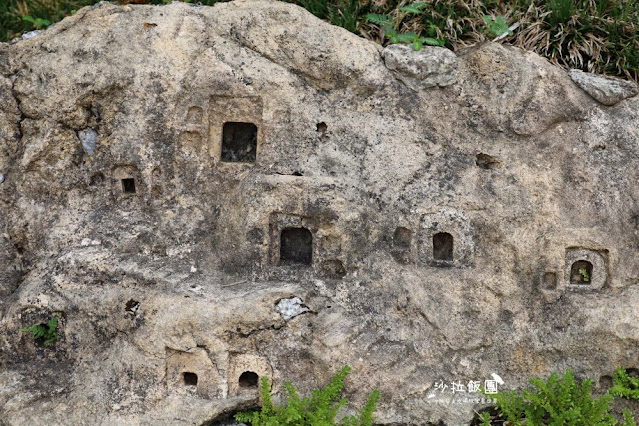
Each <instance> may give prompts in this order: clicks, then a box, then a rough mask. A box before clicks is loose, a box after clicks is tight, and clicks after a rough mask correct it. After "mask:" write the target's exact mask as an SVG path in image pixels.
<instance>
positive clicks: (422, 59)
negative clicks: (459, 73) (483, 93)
mask: <svg viewBox="0 0 639 426" xmlns="http://www.w3.org/2000/svg"><path fill="white" fill-rule="evenodd" d="M382 55H383V57H384V62H385V63H386V67H388V69H389V70H391V71H393V74H395V76H396V77H397V78H398V79H400V80H401V81H403V82H404V83H405V84H406V85H407V86H408V87H410V88H411V89H413V90H422V89H427V88H429V87H438V86H439V87H445V86H450V85H451V84H454V83H455V82H456V81H457V79H456V77H455V70H456V69H457V56H455V54H454V53H453V52H451V51H450V50H448V49H445V48H443V47H434V46H425V47H424V48H423V49H421V50H419V51H415V50H413V48H412V47H410V46H406V45H403V44H392V45H390V46H387V47H386V48H385V49H384V51H383V52H382Z"/></svg>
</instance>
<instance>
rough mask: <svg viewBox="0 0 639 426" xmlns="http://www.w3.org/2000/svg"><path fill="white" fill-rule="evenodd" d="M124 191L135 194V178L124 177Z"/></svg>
mask: <svg viewBox="0 0 639 426" xmlns="http://www.w3.org/2000/svg"><path fill="white" fill-rule="evenodd" d="M122 192H123V193H125V194H135V179H133V178H125V179H122Z"/></svg>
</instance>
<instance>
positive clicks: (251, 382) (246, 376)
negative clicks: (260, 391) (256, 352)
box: [238, 371, 260, 388]
mask: <svg viewBox="0 0 639 426" xmlns="http://www.w3.org/2000/svg"><path fill="white" fill-rule="evenodd" d="M259 378H260V376H258V375H257V373H254V372H252V371H245V372H244V373H242V374H241V375H240V379H239V381H238V384H239V385H240V387H241V388H256V387H257V382H258V380H259Z"/></svg>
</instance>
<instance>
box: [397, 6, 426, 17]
mask: <svg viewBox="0 0 639 426" xmlns="http://www.w3.org/2000/svg"><path fill="white" fill-rule="evenodd" d="M399 10H400V12H405V13H412V14H414V15H419V14H420V13H422V11H421V10H419V9H418V8H416V7H415V6H402V7H400V8H399Z"/></svg>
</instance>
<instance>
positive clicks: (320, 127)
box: [316, 121, 328, 133]
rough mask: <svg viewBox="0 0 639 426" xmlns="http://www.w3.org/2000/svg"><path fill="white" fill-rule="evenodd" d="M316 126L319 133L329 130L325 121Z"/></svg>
mask: <svg viewBox="0 0 639 426" xmlns="http://www.w3.org/2000/svg"><path fill="white" fill-rule="evenodd" d="M316 128H317V131H318V132H319V133H326V131H327V130H328V126H327V125H326V123H324V122H323V121H322V122H321V123H317V124H316Z"/></svg>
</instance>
